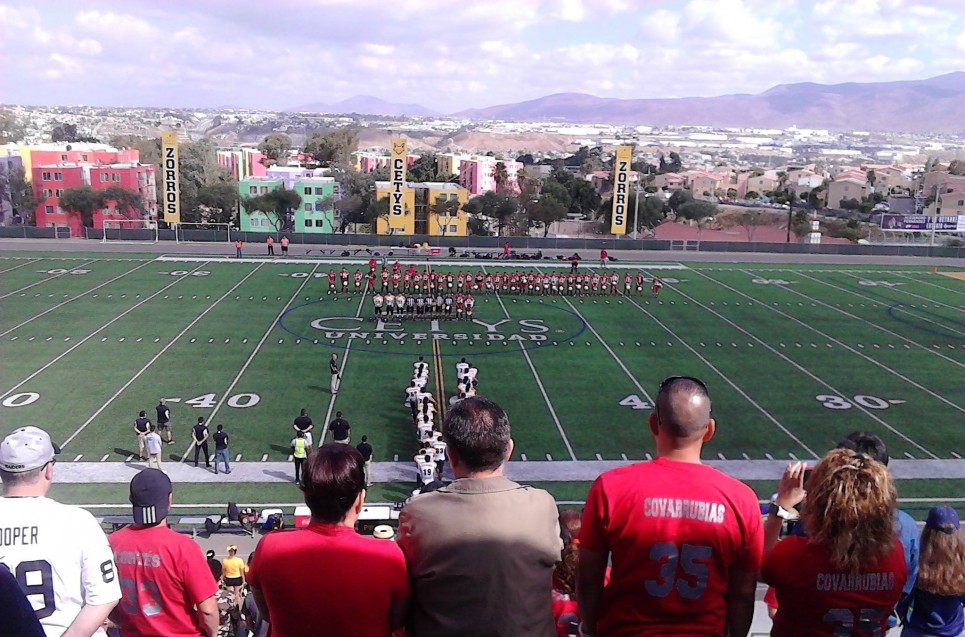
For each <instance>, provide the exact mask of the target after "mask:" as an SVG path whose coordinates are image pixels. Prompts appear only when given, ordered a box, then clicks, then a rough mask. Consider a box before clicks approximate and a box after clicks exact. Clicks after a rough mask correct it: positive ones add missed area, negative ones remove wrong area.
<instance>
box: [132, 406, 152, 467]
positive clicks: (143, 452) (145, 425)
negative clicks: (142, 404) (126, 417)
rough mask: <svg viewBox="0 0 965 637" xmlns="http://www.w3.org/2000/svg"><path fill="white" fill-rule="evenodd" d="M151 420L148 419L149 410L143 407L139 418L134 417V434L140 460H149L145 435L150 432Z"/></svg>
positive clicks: (138, 415)
mask: <svg viewBox="0 0 965 637" xmlns="http://www.w3.org/2000/svg"><path fill="white" fill-rule="evenodd" d="M150 430H151V421H150V420H148V419H147V412H146V411H144V410H143V409H142V410H141V411H140V412H138V414H137V418H135V419H134V435H135V436H136V441H135V442H137V457H138V459H139V460H147V445H146V444H145V442H144V437H145V436H147V434H148V433H150Z"/></svg>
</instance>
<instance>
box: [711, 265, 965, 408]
mask: <svg viewBox="0 0 965 637" xmlns="http://www.w3.org/2000/svg"><path fill="white" fill-rule="evenodd" d="M742 272H744V274H747V275H749V276H753V274H752V273H751V272H747V271H744V270H742ZM698 275H699V276H706V275H704V274H700V273H698ZM709 280H710V281H712V282H716V283H717V284H718V285H720V286H721V287H724V288H726V289H728V290H730V291H731V292H735V293H737V294H739V295H741V296H743V297H745V298H748V299H751V300H754V297H752V296H750V295H749V294H746V293H744V292H742V291H740V290H738V289H737V288H734V287H731V286H729V285H727V284H726V283H724V282H722V281H715V280H714V279H709ZM785 289H786V290H787V291H788V292H791V293H793V294H797V295H799V296H803V297H805V298H811V297H809V296H808V295H807V294H804V293H803V292H798V291H797V290H792V289H791V288H789V287H785ZM762 305H763V306H764V307H765V308H767V309H768V310H770V311H771V312H775V313H777V314H780V315H781V316H783V317H784V318H786V319H789V320H791V321H794V322H795V323H797V324H798V325H800V326H802V327H804V328H806V329H809V330H811V331H812V332H814V333H815V334H820V335H821V336H823V337H824V338H826V339H828V340H829V341H831V342H832V343H837V344H838V345H840V346H841V347H843V348H844V349H846V350H848V351H849V352H851V353H852V354H855V355H857V356H860V357H861V358H863V359H865V360H866V361H868V362H869V363H871V364H873V365H876V366H878V367H880V368H881V369H883V370H885V371H886V372H888V373H890V374H893V375H894V376H897V377H898V378H900V379H901V380H903V381H905V382H906V383H908V384H909V385H911V386H912V387H914V388H916V389H918V390H920V391H923V392H925V393H926V394H928V395H929V396H931V397H933V398H935V399H937V400H939V401H941V402H943V403H945V404H946V405H948V406H949V407H951V408H953V409H956V410H958V411H960V412H962V413H965V408H963V407H960V406H959V405H956V404H955V403H953V402H952V401H950V400H948V399H947V398H945V397H944V396H941V395H939V394H936V393H935V392H933V391H932V390H930V389H928V388H927V387H925V386H924V385H921V384H919V383H917V382H915V381H914V380H912V379H911V378H908V377H907V376H905V375H904V374H902V373H901V372H899V371H897V370H894V369H892V368H891V367H888V366H887V365H885V364H884V363H882V362H880V361H878V360H876V359H874V358H872V357H871V356H868V355H867V354H863V353H861V352H859V351H858V350H856V349H854V348H853V347H851V346H850V345H848V344H846V343H844V342H842V341H839V340H838V339H836V338H834V337H833V336H831V335H830V334H825V333H824V332H822V331H821V330H819V329H817V328H816V327H813V326H812V325H809V324H808V323H806V322H804V321H802V320H800V319H798V318H795V317H794V316H791V315H790V314H787V313H785V312H782V311H781V310H778V309H776V308H773V307H769V306H768V305H766V304H762ZM858 347H861V345H858Z"/></svg>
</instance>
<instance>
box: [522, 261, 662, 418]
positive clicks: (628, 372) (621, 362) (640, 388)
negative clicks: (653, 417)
mask: <svg viewBox="0 0 965 637" xmlns="http://www.w3.org/2000/svg"><path fill="white" fill-rule="evenodd" d="M536 270H537V271H538V272H539V273H540V274H542V270H540V269H539V268H536ZM560 298H561V299H563V300H564V301H565V302H566V304H567V305H569V306H570V309H571V310H572V311H573V313H574V314H576V315H577V316H579V317H580V320H581V321H583V323H584V324H585V325H586V327H587V328H588V329H589V330H590V331H591V332H593V336H595V337H596V340H598V341H600V344H601V345H603V347H605V348H606V351H608V352H610V356H612V357H613V360H615V361H616V363H617V365H619V366H620V369H622V370H623V372H624V373H625V374H626V375H627V378H629V379H630V382H631V383H633V385H634V387H636V388H637V391H639V392H640V393H641V394H643V397H644V398H646V399H647V402H649V403H650V404H651V405H653V404H654V401H653V398H651V397H650V394H649V393H648V392H647V390H646V389H644V388H643V387H642V386H641V385H640V383H639V382H638V381H637V379H636V378H635V377H634V375H633V374H632V373H630V370H629V369H627V366H626V365H624V364H623V361H621V360H620V357H619V356H617V355H616V352H614V351H613V350H612V349H611V348H610V345H609V344H608V343H607V342H606V341H605V340H603V337H602V336H600V334H599V333H598V332H597V331H596V329H595V328H594V327H593V325H591V324H590V322H589V321H587V320H586V318H585V317H584V316H583V315H582V314H580V311H579V310H578V309H576V306H575V305H573V304H572V303H571V302H570V300H569V299H568V298H567V297H566V296H563V295H561V296H560Z"/></svg>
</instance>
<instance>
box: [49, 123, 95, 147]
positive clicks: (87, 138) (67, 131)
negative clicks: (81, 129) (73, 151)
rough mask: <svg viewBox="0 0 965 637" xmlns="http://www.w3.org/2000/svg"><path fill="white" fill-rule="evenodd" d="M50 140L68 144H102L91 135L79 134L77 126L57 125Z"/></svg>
mask: <svg viewBox="0 0 965 637" xmlns="http://www.w3.org/2000/svg"><path fill="white" fill-rule="evenodd" d="M50 139H51V140H52V141H54V142H67V143H68V144H73V143H75V142H93V143H98V142H100V140H99V139H97V138H96V137H93V136H91V135H84V134H82V133H80V134H79V133H78V132H77V125H76V124H56V125H55V126H54V127H53V129H51V131H50Z"/></svg>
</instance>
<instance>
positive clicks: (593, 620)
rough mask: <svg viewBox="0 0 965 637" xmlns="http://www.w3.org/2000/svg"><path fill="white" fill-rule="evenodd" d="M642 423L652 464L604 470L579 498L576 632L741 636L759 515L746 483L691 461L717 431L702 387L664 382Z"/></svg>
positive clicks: (757, 551)
mask: <svg viewBox="0 0 965 637" xmlns="http://www.w3.org/2000/svg"><path fill="white" fill-rule="evenodd" d="M648 424H649V426H650V432H651V433H652V434H653V436H654V438H655V441H656V450H657V459H656V460H653V461H652V462H641V463H637V464H633V465H630V466H627V467H621V468H618V469H613V470H611V471H607V472H605V473H603V474H602V475H600V477H598V478H597V479H596V481H595V482H594V483H593V486H592V487H590V491H589V493H588V494H587V497H586V508H585V509H584V511H583V522H582V529H581V531H580V572H579V579H578V585H577V596H578V600H579V605H580V616H581V617H582V619H583V623H582V624H581V632H582V634H583V635H594V634H596V633H599V634H600V635H606V636H607V637H625V636H629V635H633V636H634V637H638V636H649V635H653V636H657V635H669V634H687V635H718V636H719V635H724V634H727V635H729V636H730V637H744V636H746V635H747V632H748V631H749V630H750V626H751V620H752V618H753V615H754V589H755V586H756V583H757V571H758V569H759V568H760V566H761V559H762V552H763V527H762V524H761V513H760V508H759V507H758V504H757V496H756V495H755V494H754V492H753V491H752V490H751V489H750V488H749V487H748V486H746V485H744V484H742V483H741V482H739V481H737V480H735V479H733V478H731V477H729V476H727V475H725V474H723V473H721V472H720V471H717V470H716V469H713V468H711V467H708V466H705V465H703V464H701V462H700V450H701V447H702V446H703V443H705V442H707V441H708V440H710V439H711V437H712V436H713V435H714V431H715V428H716V424H715V423H714V420H713V419H712V418H711V417H710V397H709V396H708V394H707V387H706V385H704V383H703V382H701V381H700V380H698V379H696V378H691V377H682V376H672V377H670V378H668V379H666V380H665V381H663V382H662V383H661V384H660V389H659V391H658V393H657V399H656V406H655V409H654V411H653V412H652V413H651V414H650V417H649V419H648ZM611 555H612V557H613V569H612V572H611V574H610V581H609V583H608V584H607V585H606V588H605V589H604V575H605V573H606V569H607V562H608V560H609V558H610V556H611Z"/></svg>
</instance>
